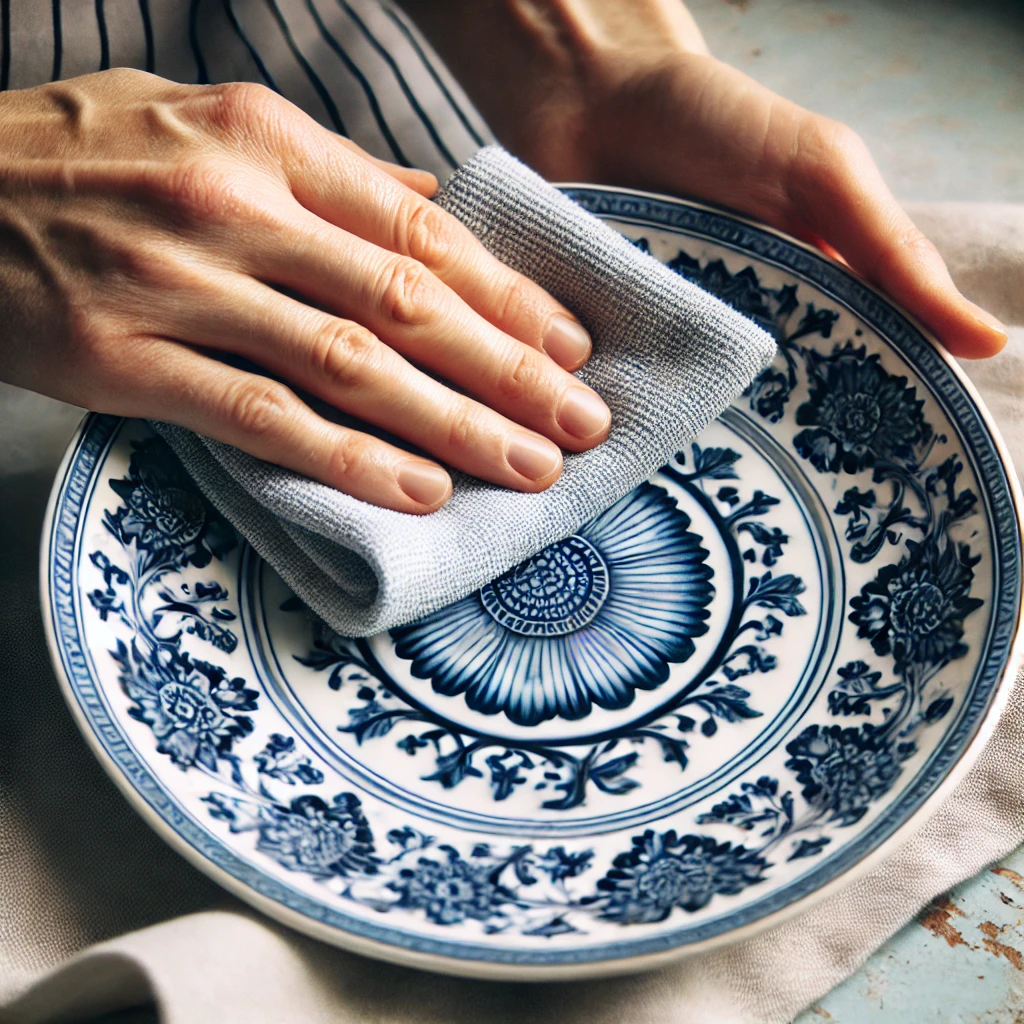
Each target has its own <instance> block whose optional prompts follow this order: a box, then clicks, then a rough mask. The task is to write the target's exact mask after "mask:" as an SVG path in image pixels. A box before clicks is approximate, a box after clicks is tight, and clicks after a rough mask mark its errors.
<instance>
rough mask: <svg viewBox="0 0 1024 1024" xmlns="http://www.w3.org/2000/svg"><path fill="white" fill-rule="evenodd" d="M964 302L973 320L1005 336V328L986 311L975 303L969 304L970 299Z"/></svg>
mask: <svg viewBox="0 0 1024 1024" xmlns="http://www.w3.org/2000/svg"><path fill="white" fill-rule="evenodd" d="M964 301H965V302H966V303H967V305H968V306H970V307H971V312H972V313H973V314H974V319H975V320H978V321H979V322H980V323H983V324H984V325H985V326H986V327H991V328H992V330H993V331H998V332H999V333H1000V334H1002V335H1004V336H1005V335H1006V326H1005V324H1004V323H1003V322H1002V321H1001V320H999V319H997V318H996V317H994V316H993V315H992V314H991V313H990V312H989V311H988V310H987V309H982V308H981V306H979V305H978V304H977V303H976V302H971V300H970V299H965V300H964Z"/></svg>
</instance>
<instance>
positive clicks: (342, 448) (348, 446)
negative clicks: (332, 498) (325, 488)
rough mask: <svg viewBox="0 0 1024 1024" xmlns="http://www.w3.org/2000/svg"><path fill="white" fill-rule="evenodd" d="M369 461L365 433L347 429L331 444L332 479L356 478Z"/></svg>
mask: <svg viewBox="0 0 1024 1024" xmlns="http://www.w3.org/2000/svg"><path fill="white" fill-rule="evenodd" d="M366 461H367V439H366V437H365V436H364V435H363V434H359V433H356V432H355V431H346V432H345V433H343V434H342V435H341V437H339V438H338V440H337V441H335V442H334V443H333V444H332V445H331V451H330V455H329V456H328V471H329V473H330V476H331V479H332V480H339V481H340V480H347V481H351V480H354V479H355V478H356V477H358V476H360V475H361V474H362V472H363V469H364V467H365V466H366Z"/></svg>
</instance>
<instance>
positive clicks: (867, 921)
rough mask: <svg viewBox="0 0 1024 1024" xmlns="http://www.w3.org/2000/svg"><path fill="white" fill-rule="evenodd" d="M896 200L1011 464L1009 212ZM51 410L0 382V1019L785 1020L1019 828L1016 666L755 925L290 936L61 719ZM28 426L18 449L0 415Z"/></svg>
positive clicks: (57, 414) (1017, 390)
mask: <svg viewBox="0 0 1024 1024" xmlns="http://www.w3.org/2000/svg"><path fill="white" fill-rule="evenodd" d="M910 212H911V214H912V216H913V217H914V218H915V220H916V221H917V222H918V224H920V225H921V227H922V228H923V229H924V230H925V231H926V233H927V234H928V235H929V236H930V237H931V238H932V239H934V241H935V242H936V244H937V245H938V246H939V249H940V251H941V252H942V254H943V255H944V256H945V258H946V260H947V261H948V263H949V265H950V268H951V270H952V273H953V277H954V279H955V280H956V282H957V284H958V285H959V286H960V287H961V288H962V289H963V290H964V292H965V293H966V294H967V295H968V296H969V297H971V298H973V299H975V300H976V301H978V302H980V303H982V304H983V305H985V306H986V308H988V309H990V310H991V311H992V312H993V313H995V314H996V315H997V316H999V317H1000V318H1001V319H1003V321H1004V322H1006V323H1008V324H1010V325H1011V327H1010V341H1009V345H1008V346H1007V348H1006V350H1005V351H1004V352H1003V353H1002V354H1001V355H999V356H997V357H996V358H995V359H992V360H989V361H985V362H978V363H965V364H964V368H965V370H966V371H967V372H968V374H969V375H970V376H971V378H972V380H973V381H974V383H975V385H976V386H977V388H978V390H979V391H980V393H981V395H982V397H983V398H984V400H985V401H986V403H987V405H988V407H989V409H990V410H991V411H992V413H993V415H994V417H995V419H996V421H997V423H998V424H999V425H1000V427H1001V429H1002V432H1003V436H1004V439H1005V440H1006V442H1007V445H1008V447H1009V449H1010V453H1011V455H1012V457H1013V459H1014V461H1015V463H1016V465H1017V467H1018V468H1020V467H1022V466H1024V403H1022V401H1021V397H1022V391H1024V207H1013V206H982V205H973V204H936V205H928V206H915V207H913V208H912V209H911V211H910ZM71 415H73V414H72V413H70V412H69V410H68V409H67V407H65V406H60V405H59V404H58V403H53V402H49V401H47V400H45V399H41V398H38V397H36V396H27V395H26V393H24V392H18V391H17V390H16V389H13V388H2V387H0V422H3V423H4V425H5V429H6V425H7V423H8V422H10V423H11V424H12V437H13V440H14V443H12V444H10V445H7V446H5V448H4V450H3V451H0V478H2V485H0V521H2V522H3V523H4V526H5V531H4V533H5V536H4V540H3V543H2V544H0V559H2V561H0V635H2V636H3V638H4V642H3V643H2V644H0V680H2V685H0V1021H2V1022H5V1024H6V1022H12V1024H44V1022H45V1024H49V1022H55V1021H84V1020H89V1019H90V1015H91V1014H95V1013H99V1012H103V1011H109V1010H114V1009H117V1008H119V1007H126V1006H130V1005H132V1004H135V1003H139V1002H141V1001H142V1000H145V999H150V998H151V999H153V1000H155V1001H156V1004H157V1006H158V1012H159V1018H160V1020H162V1021H164V1022H170V1024H236V1022H237V1024H285V1022H289V1024H290V1022H293V1021H302V1022H303V1024H321V1022H324V1024H326V1022H328V1021H330V1022H332V1024H370V1022H373V1024H479V1022H480V1021H482V1020H486V1021H488V1022H489V1024H547V1022H551V1024H784V1022H787V1021H790V1020H791V1019H792V1018H793V1017H794V1016H795V1015H796V1014H797V1013H798V1012H799V1011H800V1010H801V1009H802V1008H803V1007H805V1006H807V1005H808V1004H810V1003H811V1002H812V1001H813V1000H815V999H817V998H819V997H821V996H822V995H823V994H824V993H826V992H827V991H828V990H829V989H830V988H832V987H833V986H834V985H836V984H837V983H838V982H839V981H841V980H842V979H844V978H845V977H847V976H848V975H849V974H850V973H851V972H853V971H854V970H856V968H857V967H858V966H859V964H861V963H862V962H863V961H864V959H865V958H866V957H867V956H868V955H869V954H870V953H871V951H872V950H874V949H875V948H876V947H877V946H879V945H880V944H881V943H882V942H884V941H885V939H886V938H887V937H888V936H890V935H892V934H893V933H894V932H895V931H896V930H897V929H898V928H900V927H901V926H902V925H903V924H904V923H906V922H907V921H908V920H910V919H911V918H912V917H913V916H914V915H915V914H916V913H917V912H918V911H919V910H920V908H921V907H923V906H924V905H925V904H926V903H927V902H928V901H929V900H930V899H931V898H932V897H934V896H936V895H938V894H939V893H942V892H944V891H946V890H947V889H949V888H950V887H952V886H953V885H956V884H957V883H959V882H961V881H963V880H964V879H965V878H968V877H970V876H971V875H973V874H975V873H976V872H977V871H979V870H980V869H981V868H983V867H984V866H985V865H986V864H989V863H991V862H993V861H994V860H997V859H998V858H1000V857H1002V856H1004V855H1006V854H1007V853H1008V852H1010V851H1011V850H1013V849H1014V848H1015V847H1016V846H1018V845H1019V844H1020V843H1021V842H1022V841H1024V788H1022V786H1021V784H1020V771H1019V759H1020V751H1021V749H1022V748H1024V683H1021V682H1020V681H1018V683H1017V685H1016V687H1015V688H1014V690H1013V691H1012V693H1011V695H1010V699H1009V704H1008V706H1007V708H1006V710H1005V711H1004V713H1003V715H1002V716H1001V718H1000V720H999V722H998V723H997V725H996V727H995V729H994V731H993V734H992V736H991V739H990V740H989V742H988V744H987V746H986V748H985V749H984V750H983V752H982V754H981V756H980V757H979V759H978V761H977V762H976V763H975V765H974V767H973V768H972V769H971V770H970V771H969V772H968V774H967V775H966V777H965V778H964V779H963V781H962V782H961V783H960V784H959V786H958V787H957V788H956V790H955V791H954V792H953V794H952V795H951V796H950V797H949V799H948V800H947V801H946V802H945V804H943V805H942V806H941V807H940V808H939V809H938V810H937V812H936V813H935V814H934V816H933V817H932V818H931V819H930V820H929V821H928V822H927V823H926V824H925V825H924V826H923V828H922V829H921V830H920V831H919V832H918V833H917V834H916V835H914V836H913V837H911V838H910V839H909V840H908V841H907V842H906V844H905V845H903V846H902V847H900V848H899V849H898V850H896V851H895V852H894V853H892V854H891V855H889V856H888V857H887V859H885V860H884V861H883V862H882V863H881V864H879V865H878V866H876V867H874V868H873V869H872V870H871V871H870V873H868V874H867V875H866V876H864V877H863V878H862V879H860V880H859V881H858V882H856V883H854V884H853V885H851V886H850V887H849V888H846V889H844V890H842V891H840V892H839V893H838V894H836V895H834V896H831V897H830V898H828V899H827V900H825V901H823V902H821V903H819V904H817V905H815V906H813V907H812V908H810V909H809V910H807V911H806V912H805V913H803V914H802V915H801V916H799V917H796V918H793V919H792V920H790V921H788V922H787V923H785V924H783V925H781V926H779V927H776V928H774V929H772V930H771V931H768V932H765V933H762V934H761V935H759V936H756V937H754V938H753V939H750V940H747V941H744V942H741V943H738V944H736V945H733V946H729V947H725V948H723V949H720V950H717V951H714V952H712V953H709V954H706V955H703V956H701V957H699V958H694V959H690V960H684V961H682V962H680V963H679V964H677V965H675V966H671V967H667V968H664V969H662V970H659V971H657V972H654V973H649V974H643V975H637V976H633V977H626V978H618V979H610V980H606V981H586V982H578V983H558V984H545V985H515V984H505V983H489V982H480V981H468V980H464V979H457V978H446V977H440V976H432V975H428V974H424V973H421V972H418V971H414V970H409V969H405V968H400V967H393V966H390V965H387V964H382V963H377V962H374V961H370V960H365V959H363V958H361V957H358V956H355V955H352V954H349V953H345V952H343V951H341V950H337V949H333V948H331V947H328V946H325V945H322V944H320V943H317V942H315V941H313V940H310V939H307V938H304V937H303V936H300V935H298V934H296V933H294V932H292V931H290V930H289V929H287V928H284V927H282V926H279V925H277V924H275V923H273V922H271V921H269V920H267V919H266V918H263V917H261V916H260V915H259V914H257V913H255V912H254V911H251V910H249V909H248V908H246V907H244V906H243V905H242V904H240V903H239V902H238V901H236V900H234V899H233V898H231V897H229V896H227V895H225V894H223V893H222V892H221V891H220V890H219V889H218V888H217V887H216V886H215V885H214V884H213V883H212V882H210V881H208V880H207V879H206V878H205V877H204V876H203V875H201V874H200V873H199V872H197V871H195V870H194V869H193V868H191V867H190V866H189V865H188V864H187V863H186V862H185V861H184V860H182V859H181V858H179V857H178V856H177V855H175V854H174V853H172V852H171V851H170V849H168V848H167V847H166V846H165V845H164V844H163V843H162V842H161V841H160V840H159V839H158V838H157V837H156V836H155V835H154V834H153V833H152V832H151V831H150V830H149V828H148V827H147V826H146V825H144V824H143V822H142V821H141V820H140V819H139V818H137V817H136V815H135V814H134V812H133V811H132V810H131V809H130V808H129V807H128V805H127V804H126V803H125V802H124V800H123V799H122V798H121V797H120V795H119V794H118V792H117V790H116V789H115V788H114V786H113V784H112V783H111V782H110V781H109V780H108V779H107V778H106V777H105V776H104V774H103V771H102V769H101V768H100V767H99V765H98V764H97V763H96V762H95V760H94V759H93V758H92V756H91V754H90V753H89V751H88V748H87V747H86V745H85V742H84V740H83V739H82V738H81V737H80V736H79V735H78V733H77V730H76V728H75V726H74V723H73V721H72V719H71V716H70V714H69V712H68V710H67V709H66V707H65V706H64V703H63V701H62V699H61V696H60V693H59V690H58V687H57V684H56V681H55V680H54V678H53V673H52V670H51V669H50V667H49V662H48V658H47V655H46V650H45V643H44V638H43V630H42V622H41V618H40V613H39V607H38V586H37V582H36V581H37V547H36V538H37V537H38V533H39V529H40V524H41V522H42V517H43V512H44V508H45V504H46V495H47V492H48V490H49V485H50V482H51V480H52V477H53V473H54V470H55V468H56V465H57V462H58V460H59V456H60V451H61V449H62V447H63V445H64V443H65V442H66V439H67V435H68V433H69V429H70V417H71ZM26 418H28V419H30V420H31V421H32V422H33V423H34V424H35V429H34V437H35V439H36V444H35V445H34V447H33V448H32V449H31V451H30V450H29V449H28V447H27V446H26V445H25V444H22V443H20V442H18V435H17V434H16V433H13V431H14V430H15V427H14V425H15V424H16V423H18V422H23V421H24V420H25V419H26Z"/></svg>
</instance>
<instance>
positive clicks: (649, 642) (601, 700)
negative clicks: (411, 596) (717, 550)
mask: <svg viewBox="0 0 1024 1024" xmlns="http://www.w3.org/2000/svg"><path fill="white" fill-rule="evenodd" d="M689 526H690V519H689V517H688V516H687V515H686V514H685V513H684V512H683V511H681V510H680V509H679V508H677V506H676V502H675V499H674V498H671V497H669V495H668V494H667V493H666V492H665V491H664V490H663V489H662V488H660V487H656V486H654V485H653V484H649V483H644V484H641V485H640V486H639V487H638V488H637V489H636V490H634V491H633V492H632V493H631V494H628V495H627V496H626V497H625V498H623V499H621V500H620V501H618V502H617V503H616V504H615V505H613V506H612V507H611V508H609V509H608V510H607V511H605V512H603V513H602V514H601V515H599V516H598V517H597V518H595V519H593V520H591V522H590V523H588V524H587V525H586V526H584V527H583V528H582V529H581V530H580V531H579V533H577V534H574V535H573V536H571V537H568V538H566V539H565V540H562V541H558V542H557V543H555V544H551V545H549V546H548V547H547V548H545V549H544V550H543V551H542V552H540V553H539V554H538V555H535V556H534V557H533V558H530V559H527V560H526V561H525V562H523V563H522V564H520V565H518V566H517V567H516V568H515V569H512V570H511V571H510V572H507V573H506V574H505V575H504V576H502V577H501V578H499V579H497V580H495V581H494V582H493V583H490V584H488V585H487V586H486V587H484V588H483V589H482V590H480V591H478V592H477V593H476V594H473V595H471V596H470V597H467V598H464V599H463V600H462V601H459V602H457V603H455V604H453V605H450V606H449V607H447V608H444V609H442V610H441V611H438V612H434V613H433V614H431V615H428V616H426V617H425V618H423V619H421V620H420V621H419V622H416V623H414V624H413V625H411V626H403V627H400V628H398V629H394V630H392V634H391V635H392V636H393V637H394V640H395V650H396V652H397V654H398V656H399V657H401V658H407V659H410V660H411V661H412V673H413V675H414V676H416V677H417V678H420V679H429V680H431V683H432V685H433V688H434V690H435V691H436V692H438V693H441V694H444V695H446V696H455V695H458V694H465V699H466V703H467V704H468V705H469V707H470V708H472V709H473V710H474V711H479V712H482V713H483V714H487V715H495V714H499V713H504V714H505V715H507V716H508V718H509V719H510V720H511V721H513V722H515V723H516V724H519V725H536V724H538V723H539V722H543V721H546V720H548V719H551V718H555V717H561V718H565V719H579V718H583V717H585V716H586V715H588V714H589V713H590V711H591V709H592V707H593V705H595V704H596V705H597V706H598V707H601V708H608V709H619V708H624V707H627V706H628V705H629V704H631V703H632V701H633V698H634V694H635V691H636V690H637V689H643V690H651V689H654V688H655V687H657V686H659V685H661V684H662V683H663V682H665V680H666V679H667V678H668V674H669V665H670V664H674V663H680V662H684V661H686V660H687V659H688V658H689V657H690V656H691V655H692V654H693V652H694V642H693V638H694V637H697V636H701V635H703V634H704V633H705V632H706V631H707V628H708V627H707V618H708V611H707V606H708V604H709V603H710V601H711V598H712V596H713V594H714V588H713V587H712V585H711V583H710V579H711V576H712V570H711V568H710V567H709V566H708V565H707V564H706V559H707V555H708V553H707V551H706V550H705V549H704V548H702V547H701V544H700V538H699V537H698V536H697V535H696V534H694V533H691V532H690V530H689Z"/></svg>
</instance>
